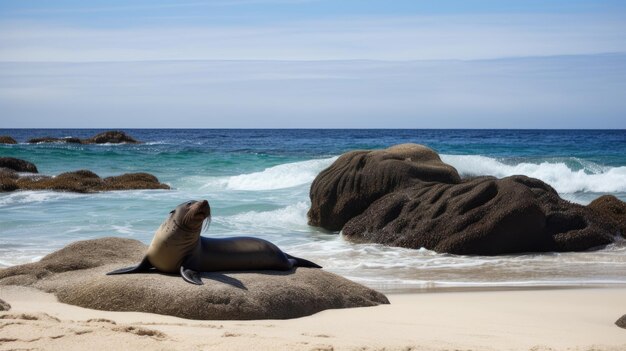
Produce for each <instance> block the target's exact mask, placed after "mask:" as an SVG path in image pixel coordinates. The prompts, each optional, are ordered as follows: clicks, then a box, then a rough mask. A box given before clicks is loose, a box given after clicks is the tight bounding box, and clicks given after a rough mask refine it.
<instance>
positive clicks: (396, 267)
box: [0, 129, 626, 291]
mask: <svg viewBox="0 0 626 351" xmlns="http://www.w3.org/2000/svg"><path fill="white" fill-rule="evenodd" d="M99 131H100V130H83V129H81V130H31V129H28V130H26V129H20V130H0V135H11V136H13V137H14V138H16V139H17V140H18V141H19V142H21V143H20V144H18V145H0V156H11V157H18V158H23V159H26V160H29V161H31V162H34V163H35V164H36V165H37V167H38V168H39V171H40V172H41V173H44V174H50V175H55V174H58V173H61V172H65V171H69V170H77V169H90V170H93V171H95V172H96V173H98V174H99V175H101V176H108V175H116V174H120V173H126V172H140V171H141V172H150V173H153V174H155V175H156V176H157V177H158V178H159V179H160V180H161V181H163V182H166V183H168V184H169V185H170V186H171V187H172V188H173V190H170V191H161V190H158V191H153V190H151V191H127V192H108V193H99V194H70V193H58V192H48V191H38V192H30V191H28V192H14V193H4V194H0V265H2V266H8V265H13V264H19V263H24V262H30V261H33V260H36V259H38V258H40V257H41V256H43V255H45V254H47V253H49V252H51V251H53V250H55V249H58V248H60V247H62V246H64V245H66V244H68V243H70V242H72V241H75V240H80V239H88V238H96V237H102V236H110V235H114V236H123V237H130V238H135V239H138V240H141V241H144V242H146V243H149V241H150V240H151V238H152V234H153V233H154V230H155V229H156V228H157V227H158V226H159V224H160V223H161V221H162V220H163V219H164V218H165V216H166V215H167V213H168V212H169V211H170V209H171V208H173V207H174V206H176V205H177V204H178V203H180V202H183V201H186V200H189V199H201V198H204V199H208V200H209V202H210V203H211V207H212V213H213V221H212V224H211V227H210V229H209V231H208V233H205V235H210V236H236V235H254V236H259V237H263V238H265V239H268V240H271V241H273V242H275V243H276V244H278V245H279V246H281V247H282V248H283V249H284V250H285V251H287V252H290V253H291V254H294V255H301V256H304V257H307V258H310V259H312V260H314V261H316V262H319V263H321V264H322V265H323V266H324V267H325V268H326V269H328V270H330V271H333V272H336V273H339V274H342V275H345V276H348V277H350V278H352V279H354V280H357V281H360V282H362V283H364V284H367V285H370V286H373V287H375V288H378V289H381V290H384V291H406V290H408V289H416V288H429V287H449V286H485V285H486V286H537V285H586V284H626V269H625V268H626V244H624V243H623V242H618V243H617V244H615V245H611V246H610V247H608V248H605V249H603V250H600V251H593V252H585V253H567V254H533V255H515V256H501V257H464V256H454V255H445V254H437V253H435V252H432V251H428V250H406V249H399V248H388V247H382V246H379V245H371V244H359V245H357V244H351V243H348V242H346V241H344V240H343V239H342V238H341V236H340V235H337V234H333V233H326V232H324V231H322V230H320V229H318V228H313V227H309V226H308V225H307V224H306V212H307V210H308V207H309V204H310V202H309V198H308V191H309V187H310V184H311V182H312V180H313V179H314V178H315V176H316V175H317V174H318V173H319V172H320V171H321V170H323V169H324V168H325V167H327V166H328V165H330V164H331V163H332V161H333V160H334V159H335V158H336V157H337V156H338V155H340V154H341V153H343V152H345V151H348V150H353V149H373V148H382V147H387V146H390V145H394V144H398V143H404V142H415V143H421V144H426V145H428V146H430V147H432V148H434V149H435V150H437V151H438V152H439V153H440V154H441V155H442V159H443V160H444V161H446V162H448V163H450V164H452V165H454V166H455V167H457V169H458V170H459V172H460V173H462V174H464V175H477V174H491V175H495V176H499V177H503V176H507V175H512V174H526V175H529V176H532V177H536V178H540V179H542V180H544V181H546V182H548V183H549V184H551V185H552V186H554V187H555V188H556V189H557V191H559V193H560V194H561V195H562V196H563V197H565V198H567V199H569V200H572V201H575V202H579V203H588V202H589V201H591V200H592V199H594V198H595V197H597V196H599V195H601V194H605V193H609V194H614V195H616V196H618V197H619V198H621V199H622V200H626V131H620V130H617V131H554V130H550V131H542V130H530V131H527V130H524V131H515V130H504V131H502V130H160V129H154V130H151V129H141V130H127V132H128V133H129V134H131V135H133V136H134V137H135V138H137V139H139V140H143V141H145V142H146V143H145V144H141V145H71V144H70V145H65V144H38V145H30V144H24V142H25V141H26V140H27V139H29V138H32V137H38V136H59V137H60V136H77V137H89V136H92V135H94V134H96V133H97V132H99Z"/></svg>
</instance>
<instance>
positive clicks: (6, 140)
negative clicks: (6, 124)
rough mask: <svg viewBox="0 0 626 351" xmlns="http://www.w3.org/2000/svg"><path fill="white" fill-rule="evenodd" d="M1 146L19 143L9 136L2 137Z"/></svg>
mask: <svg viewBox="0 0 626 351" xmlns="http://www.w3.org/2000/svg"><path fill="white" fill-rule="evenodd" d="M0 144H17V141H15V139H13V138H11V137H10V136H8V135H0Z"/></svg>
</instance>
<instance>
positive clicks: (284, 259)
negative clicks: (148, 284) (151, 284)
mask: <svg viewBox="0 0 626 351" xmlns="http://www.w3.org/2000/svg"><path fill="white" fill-rule="evenodd" d="M210 217H211V208H210V207H209V202H208V201H207V200H203V201H188V202H185V203H182V204H180V205H178V206H177V207H176V209H174V210H173V211H172V212H170V215H169V217H168V218H167V219H166V220H165V222H163V224H161V226H160V227H159V229H157V231H156V233H155V234H154V238H153V239H152V243H151V244H150V247H149V248H148V252H147V253H146V256H145V257H144V259H143V260H142V261H141V263H139V265H137V266H133V267H127V268H121V269H118V270H115V271H113V272H109V273H107V275H112V274H128V273H145V272H149V271H150V270H152V268H156V269H157V270H158V271H160V272H163V273H179V272H180V275H181V276H182V277H183V279H184V280H185V281H187V282H189V283H192V284H198V285H202V280H201V279H200V272H214V271H243V270H280V271H286V270H290V269H292V268H293V267H296V266H298V267H314V268H322V267H320V266H318V265H317V264H315V263H313V262H310V261H307V260H305V259H302V258H297V257H293V256H290V255H288V254H286V253H284V252H282V251H281V250H280V249H279V248H278V247H277V246H276V245H274V244H272V243H271V242H269V241H267V240H263V239H259V238H252V237H233V238H223V239H211V238H205V237H202V236H200V233H201V231H202V227H203V224H204V223H205V220H210Z"/></svg>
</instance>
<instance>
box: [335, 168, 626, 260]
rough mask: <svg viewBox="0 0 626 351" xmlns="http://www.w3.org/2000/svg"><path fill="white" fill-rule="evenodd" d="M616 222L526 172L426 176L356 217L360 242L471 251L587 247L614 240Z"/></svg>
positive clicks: (353, 223)
mask: <svg viewBox="0 0 626 351" xmlns="http://www.w3.org/2000/svg"><path fill="white" fill-rule="evenodd" d="M616 233H617V228H616V227H615V226H614V225H612V224H610V223H607V222H605V221H603V220H601V219H600V218H598V216H596V215H595V214H594V213H593V212H592V211H591V210H589V209H588V208H586V207H585V206H581V205H577V204H573V203H570V202H567V201H565V200H563V199H561V198H560V197H559V196H558V194H557V193H556V191H555V190H554V189H553V188H552V187H550V186H549V185H547V184H545V183H544V182H542V181H540V180H537V179H533V178H528V177H525V176H512V177H507V178H503V179H496V178H493V177H477V178H473V179H468V180H465V181H463V182H462V183H460V184H446V183H437V182H422V183H419V184H416V185H414V186H412V187H410V188H406V189H402V190H397V191H395V192H392V193H390V194H388V195H386V196H384V197H382V198H380V199H379V200H377V201H376V202H374V203H373V204H372V205H371V206H369V208H367V210H366V211H365V212H363V213H362V214H360V215H358V216H356V217H354V218H352V219H351V220H350V221H349V222H348V223H347V224H346V225H345V226H344V227H343V235H344V236H345V237H346V238H348V239H351V240H354V241H358V242H372V243H381V244H385V245H390V246H401V247H406V248H414V249H417V248H421V247H424V248H427V249H430V250H434V251H437V252H446V253H453V254H464V255H497V254H506V253H523V252H547V251H582V250H587V249H591V248H596V247H599V246H602V245H607V244H609V243H611V242H613V240H614V236H615V234H616Z"/></svg>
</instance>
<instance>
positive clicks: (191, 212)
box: [167, 200, 211, 232]
mask: <svg viewBox="0 0 626 351" xmlns="http://www.w3.org/2000/svg"><path fill="white" fill-rule="evenodd" d="M167 220H168V221H173V222H174V224H175V225H176V226H177V227H178V228H180V229H182V230H184V231H189V232H195V231H198V230H201V229H202V225H203V223H205V220H208V221H210V220H211V207H210V206H209V202H208V201H207V200H202V201H195V200H191V201H187V202H183V203H182V204H180V205H178V206H176V208H175V209H173V210H172V211H171V212H170V217H169V218H168V219H167ZM208 221H207V222H208Z"/></svg>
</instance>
